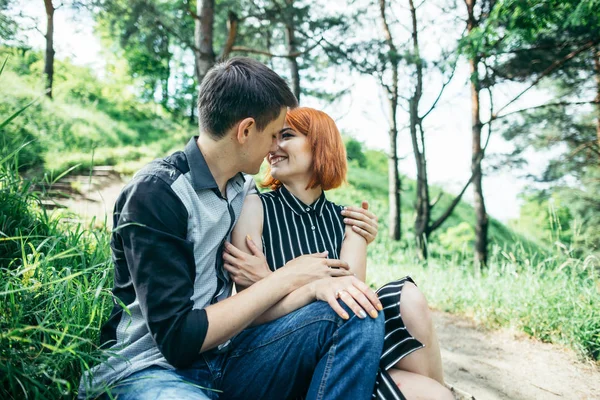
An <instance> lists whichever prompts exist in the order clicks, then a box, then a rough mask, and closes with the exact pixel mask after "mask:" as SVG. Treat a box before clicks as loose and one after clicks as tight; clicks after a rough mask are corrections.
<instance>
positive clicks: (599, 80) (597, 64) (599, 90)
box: [592, 46, 600, 149]
mask: <svg viewBox="0 0 600 400" xmlns="http://www.w3.org/2000/svg"><path fill="white" fill-rule="evenodd" d="M592 51H593V52H594V71H595V72H596V102H597V103H596V138H597V140H598V149H600V46H596V47H595V48H593V49H592Z"/></svg>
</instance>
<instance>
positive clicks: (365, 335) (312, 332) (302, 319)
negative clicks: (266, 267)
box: [112, 302, 384, 400]
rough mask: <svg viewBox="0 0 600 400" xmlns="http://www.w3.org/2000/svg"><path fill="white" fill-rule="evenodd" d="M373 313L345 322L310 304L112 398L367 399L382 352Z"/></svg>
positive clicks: (131, 381)
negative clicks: (220, 349) (217, 351)
mask: <svg viewBox="0 0 600 400" xmlns="http://www.w3.org/2000/svg"><path fill="white" fill-rule="evenodd" d="M344 307H345V306H344ZM345 308H346V310H347V311H348V314H349V315H353V313H352V312H350V310H348V308H347V307H345ZM379 314H380V315H379V317H378V318H377V319H371V318H370V317H367V318H365V319H362V320H361V319H359V318H357V317H356V316H353V317H351V318H350V319H349V320H347V321H344V320H342V319H341V318H339V317H338V316H337V314H335V313H334V312H333V310H331V308H330V307H329V305H328V304H327V303H324V302H315V303H312V304H309V305H307V306H305V307H303V308H301V309H299V310H297V311H295V312H292V313H290V314H288V315H286V316H284V317H281V318H279V319H277V320H275V321H272V322H270V323H267V324H264V325H260V326H256V327H252V328H248V329H246V330H244V331H242V332H241V333H240V334H239V335H237V336H236V337H235V338H234V339H233V341H232V343H231V345H230V347H229V351H228V352H226V353H224V354H215V353H211V352H207V353H204V354H202V355H201V356H200V357H199V360H198V361H197V362H196V363H195V364H194V365H193V366H192V367H191V368H189V369H176V370H166V369H162V368H160V367H151V368H147V369H145V370H143V371H140V372H137V373H134V374H133V375H131V376H129V377H128V378H126V379H125V380H123V381H121V382H119V383H118V384H117V385H116V387H115V388H114V389H112V395H113V396H114V397H117V395H118V399H120V400H134V399H135V400H149V399H181V400H207V399H210V400H213V399H220V400H230V399H231V400H235V399H277V400H279V399H290V398H291V399H293V398H296V397H300V396H305V398H306V399H307V400H312V399H315V400H316V399H353V400H361V399H364V400H367V399H370V398H371V395H372V393H373V387H374V385H375V378H376V375H377V370H378V366H379V358H380V356H381V351H382V347H383V337H384V320H383V313H379Z"/></svg>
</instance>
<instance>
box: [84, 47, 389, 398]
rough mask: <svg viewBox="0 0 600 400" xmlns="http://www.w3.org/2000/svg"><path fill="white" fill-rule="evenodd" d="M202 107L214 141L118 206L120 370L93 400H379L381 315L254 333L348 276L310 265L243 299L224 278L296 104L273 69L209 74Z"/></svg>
mask: <svg viewBox="0 0 600 400" xmlns="http://www.w3.org/2000/svg"><path fill="white" fill-rule="evenodd" d="M198 104H199V119H200V125H201V129H200V135H199V136H198V137H196V138H193V139H192V140H190V142H189V143H188V145H187V146H186V148H185V150H184V151H182V152H176V153H174V154H172V155H171V156H169V157H167V158H165V159H163V160H156V161H153V162H152V163H150V164H149V165H147V166H146V167H144V168H143V169H142V170H141V171H139V172H138V173H137V174H136V176H135V177H134V178H133V179H132V180H131V182H130V183H128V184H127V186H125V188H124V189H123V191H122V193H121V195H120V196H119V198H118V199H117V203H116V205H115V213H114V226H115V231H114V233H113V236H112V240H111V248H112V251H113V261H114V264H115V279H114V289H113V295H114V296H115V297H116V298H117V299H118V301H115V307H114V309H113V312H112V314H111V317H110V319H109V320H108V322H107V323H106V324H105V325H104V327H103V328H102V333H101V341H102V343H103V344H104V346H105V347H109V351H110V352H111V357H110V358H109V359H108V360H107V361H106V362H105V363H103V364H101V365H98V366H96V367H95V368H94V369H92V370H91V371H89V373H87V374H85V375H84V377H83V378H82V383H81V386H80V398H85V397H93V396H97V395H98V394H99V393H101V392H106V393H110V394H111V395H112V396H115V397H116V396H118V398H119V399H150V398H152V399H157V398H160V399H170V398H172V399H212V398H219V397H220V398H227V399H230V398H231V399H234V398H239V399H242V398H245V399H259V398H265V399H283V398H290V397H294V396H298V395H303V394H305V393H306V390H307V388H308V394H306V396H307V398H308V399H324V398H327V399H333V398H344V399H346V398H352V399H367V398H370V397H371V393H372V390H373V386H374V382H375V376H376V372H377V368H378V363H379V357H380V355H381V349H382V345H383V332H384V327H383V319H382V316H381V315H380V316H379V317H378V318H376V319H370V318H368V319H359V318H356V317H352V318H350V319H349V320H348V321H344V320H342V319H341V318H339V317H338V316H337V315H336V314H335V312H333V311H332V310H331V309H330V308H329V306H328V305H327V304H326V303H322V302H315V303H313V304H310V305H308V306H306V307H303V308H301V309H299V310H297V311H294V312H292V313H290V314H288V315H286V316H284V317H282V318H279V319H277V320H275V321H272V322H270V323H268V324H264V325H259V326H256V327H253V328H249V329H246V328H247V327H248V326H249V325H250V324H251V323H252V322H253V321H255V320H256V319H257V318H258V317H260V316H261V315H263V314H264V313H265V312H266V311H268V310H269V309H271V308H272V307H274V306H276V305H277V303H278V302H280V301H281V300H282V299H283V298H284V297H286V296H287V295H289V294H290V293H292V292H294V291H295V290H296V289H298V288H300V287H303V286H304V285H307V284H309V283H311V282H313V281H315V280H318V279H322V278H325V277H331V276H334V277H335V276H344V275H348V274H349V272H348V271H347V268H348V266H347V265H346V264H345V263H344V262H342V261H340V260H332V259H328V258H326V257H327V256H326V254H313V255H307V256H303V257H299V258H297V259H295V260H293V261H290V262H289V263H288V265H286V266H285V267H283V268H281V269H280V270H278V271H277V272H275V273H273V274H271V275H270V276H269V277H268V278H265V279H263V280H261V281H260V282H258V283H256V284H254V285H252V287H250V288H248V289H246V290H244V291H243V292H241V293H238V294H236V295H235V296H231V288H232V282H231V280H230V278H229V276H228V274H227V273H226V272H225V271H224V270H223V268H222V264H223V261H222V252H223V246H224V243H225V241H226V240H227V238H228V237H229V235H230V234H231V230H232V228H233V226H234V224H235V222H236V219H237V218H238V217H239V214H240V211H241V208H242V204H243V200H244V197H245V195H246V194H247V193H248V191H249V190H252V189H253V187H254V185H253V182H252V179H251V178H250V177H246V176H244V175H243V173H246V174H256V173H258V171H259V169H260V165H261V163H262V160H263V159H264V157H265V156H266V154H267V153H268V152H269V151H270V150H272V149H273V146H275V140H274V139H275V137H276V135H277V133H278V132H279V131H280V130H281V128H282V126H283V123H284V119H285V115H286V110H287V108H288V107H294V106H296V99H295V97H294V95H293V94H292V93H291V92H290V90H289V88H288V86H287V84H286V83H285V81H284V80H283V79H282V78H281V77H279V76H278V75H277V74H276V73H274V72H273V71H271V70H270V69H269V68H267V67H266V66H264V65H263V64H260V63H258V62H256V61H253V60H251V59H247V58H234V59H231V60H229V61H227V62H225V63H222V64H219V65H217V66H215V67H214V68H213V69H212V70H211V71H210V72H209V73H208V74H207V76H206V77H205V79H204V81H203V83H202V86H201V89H200V96H199V103H198ZM316 295H317V294H315V298H316ZM122 305H125V306H126V307H127V308H124V307H123V306H122ZM380 314H381V313H380ZM261 322H264V321H261ZM373 338H381V340H377V339H373ZM221 392H222V393H221ZM220 393H221V394H220Z"/></svg>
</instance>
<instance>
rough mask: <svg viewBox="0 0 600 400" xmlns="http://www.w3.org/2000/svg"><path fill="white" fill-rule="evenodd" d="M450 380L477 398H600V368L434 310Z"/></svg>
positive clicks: (551, 347) (565, 352)
mask: <svg viewBox="0 0 600 400" xmlns="http://www.w3.org/2000/svg"><path fill="white" fill-rule="evenodd" d="M434 318H435V324H436V328H437V332H438V337H439V340H440V345H441V349H442V360H443V363H444V373H445V379H446V381H447V382H448V383H449V384H451V385H453V386H455V387H457V388H458V389H461V390H463V391H465V392H468V393H470V394H471V395H473V396H474V397H475V398H476V399H478V400H480V399H491V400H494V399H514V400H525V399H528V400H529V399H548V400H553V399H578V400H584V399H585V400H591V399H596V400H597V399H600V368H599V367H598V366H597V365H593V364H591V363H583V362H580V361H578V359H577V356H576V355H575V354H574V352H572V351H570V350H566V349H562V348H560V347H559V346H556V345H552V344H548V343H541V342H539V341H536V340H532V339H530V338H529V337H527V336H526V335H525V334H524V333H519V332H513V331H509V330H494V331H486V330H484V329H482V328H479V327H477V326H476V324H475V323H474V322H473V321H471V320H469V319H467V318H463V317H459V316H456V315H452V314H448V313H442V312H435V314H434Z"/></svg>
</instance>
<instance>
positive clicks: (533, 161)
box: [19, 0, 545, 222]
mask: <svg viewBox="0 0 600 400" xmlns="http://www.w3.org/2000/svg"><path fill="white" fill-rule="evenodd" d="M334 3H335V2H333V3H329V4H334ZM338 3H339V2H338ZM40 4H41V2H40V1H37V0H36V1H35V2H34V0H21V2H20V5H19V10H20V11H22V13H23V14H24V15H27V16H29V17H33V18H34V19H35V20H37V21H38V28H39V29H40V30H42V31H44V30H45V14H44V9H43V7H40ZM392 11H393V15H394V16H396V15H403V13H404V12H405V10H403V9H401V8H399V9H396V10H392ZM425 11H427V10H425ZM436 12H438V14H435V13H436ZM433 14H434V15H437V16H436V18H439V20H440V21H441V19H442V16H440V15H439V11H435V10H433ZM368 17H369V18H370V16H368ZM400 20H401V19H399V21H400ZM55 21H56V22H55V46H56V57H57V58H59V59H62V58H67V57H68V58H70V59H71V60H72V61H73V62H74V63H76V64H79V65H87V66H90V67H91V68H93V69H94V70H96V71H98V73H99V74H102V72H103V68H104V64H103V62H102V51H103V48H102V45H101V43H100V40H99V38H98V37H97V36H96V35H95V33H94V27H93V20H92V19H91V17H90V16H89V15H87V14H85V13H84V12H78V13H77V14H74V13H73V12H72V11H70V10H68V9H66V8H62V9H58V10H57V11H56V13H55ZM433 22H434V23H430V24H428V25H427V23H425V24H426V25H427V29H424V30H423V31H422V35H421V43H422V49H423V50H422V51H423V52H424V57H428V56H432V57H434V56H436V55H437V53H436V52H437V51H439V48H440V47H441V44H442V43H443V42H444V39H446V40H447V39H449V38H450V37H451V36H452V35H451V34H450V33H447V32H444V29H448V28H447V26H448V25H447V24H444V23H442V22H439V23H437V22H436V21H433ZM446 22H448V21H446ZM29 24H32V22H29ZM400 24H401V22H400V23H398V24H397V25H398V27H397V28H395V29H398V31H399V32H400V34H399V35H398V36H400V37H401V36H402V34H403V33H402V32H401V31H402V28H401V27H399V25H400ZM367 25H368V24H367ZM361 29H363V31H361V32H360V33H357V32H354V34H355V35H363V34H364V30H365V29H366V30H367V31H368V32H367V34H370V33H369V32H372V31H373V30H374V29H375V27H374V25H372V26H371V27H370V28H369V27H368V26H367V27H366V28H365V27H363V28H361ZM369 29H370V31H369ZM27 40H28V43H29V44H30V45H31V46H33V47H35V48H40V49H43V46H44V43H45V42H44V39H43V36H42V35H41V34H40V33H39V32H37V31H31V32H30V33H29V34H28V39H27ZM428 52H429V53H428ZM340 75H341V74H340V73H339V71H337V72H336V71H331V72H330V73H329V75H328V77H327V79H326V80H325V81H324V82H322V83H321V84H322V85H324V87H326V88H327V87H329V88H340V87H342V88H346V87H351V90H350V92H349V94H348V95H346V96H344V97H343V98H341V99H339V100H337V101H336V102H334V103H332V104H328V103H325V102H323V101H320V100H318V99H314V98H303V99H302V105H304V106H311V107H315V108H320V109H322V110H324V111H326V112H327V113H329V114H330V115H331V116H332V117H333V118H334V120H335V121H336V123H337V124H338V126H339V128H340V130H341V131H342V132H344V133H346V134H349V135H351V136H353V137H355V138H356V139H358V140H359V141H361V142H363V143H364V144H365V146H366V147H369V148H373V149H381V150H385V151H387V149H388V148H389V146H388V144H389V139H388V129H389V125H388V113H387V111H386V110H387V104H386V100H385V95H384V92H383V89H382V88H381V87H380V85H379V84H378V83H377V81H376V79H375V78H374V77H371V76H365V75H359V74H358V73H350V74H343V75H341V76H340ZM468 77H469V70H468V65H467V64H466V63H464V62H462V63H459V64H458V66H457V69H456V72H455V75H454V78H453V80H452V81H451V84H450V85H448V87H447V88H446V91H445V93H444V96H443V97H442V99H441V100H440V102H439V103H438V106H437V107H436V109H435V110H434V112H432V113H431V114H430V116H429V117H428V118H427V119H426V120H425V124H424V128H425V131H426V147H427V165H428V173H429V179H430V183H431V184H435V185H439V186H441V187H443V188H444V189H445V190H446V191H448V192H450V193H458V192H459V191H460V190H461V189H462V187H463V185H464V184H465V183H466V181H467V180H468V179H469V177H470V173H471V172H470V160H471V145H472V143H471V103H470V89H469V85H468ZM403 78H407V77H403V76H401V80H402V79H403ZM441 83H442V81H441V79H440V78H439V77H437V78H436V77H433V78H432V79H431V80H427V81H426V82H425V93H424V96H423V101H422V108H421V111H423V110H427V109H428V108H429V105H430V104H431V102H432V101H433V99H434V98H435V96H436V95H437V91H438V90H439V87H440V86H441ZM521 90H522V87H521V86H518V85H512V86H506V87H503V88H501V91H499V92H497V93H495V95H494V101H495V103H496V104H497V105H498V106H501V105H503V104H505V103H506V102H507V101H508V100H509V99H511V98H513V97H514V96H515V95H516V94H517V93H519V92H520V91H521ZM543 100H545V95H544V93H541V92H539V91H531V92H529V93H528V94H527V95H525V96H523V98H522V99H520V100H519V101H518V102H516V103H515V104H514V105H512V106H511V107H509V108H507V110H506V111H507V112H508V111H511V110H516V109H520V108H524V107H531V106H533V105H536V104H541V102H542V101H543ZM486 104H487V102H486V100H485V99H483V100H482V109H483V110H486V109H487V105H486ZM483 113H484V114H485V111H484V112H483ZM485 119H486V117H485V116H484V118H483V120H484V121H485ZM407 121H408V113H406V112H405V111H403V110H402V109H400V110H399V124H398V125H399V126H401V127H402V126H404V125H405V124H406V122H407ZM398 149H399V150H398V155H399V157H400V158H401V161H400V172H401V173H402V174H404V175H406V176H408V177H410V178H414V177H415V176H416V167H415V163H414V157H412V145H411V141H410V135H409V132H408V130H407V129H404V130H402V131H401V132H399V135H398ZM488 149H489V150H488V154H490V153H492V154H493V153H502V152H507V151H510V149H511V144H510V143H507V142H505V141H504V140H503V139H502V138H501V137H500V136H499V133H497V132H496V133H495V134H492V136H491V139H490V144H489V148H488ZM528 161H529V166H528V167H526V168H527V169H524V170H518V171H515V170H500V171H493V172H492V171H488V173H487V174H486V176H485V177H484V181H483V190H484V195H485V202H486V208H487V211H488V213H489V214H490V215H491V216H492V217H494V218H497V219H499V220H501V221H503V222H506V221H507V220H509V219H513V218H517V217H518V215H519V207H520V200H519V197H518V196H519V194H521V193H523V192H524V191H525V188H526V186H527V184H528V183H529V182H528V181H527V180H525V179H524V178H521V177H523V176H525V175H526V174H529V173H538V172H540V171H541V169H542V167H543V165H544V164H545V157H544V156H543V155H541V154H536V153H530V154H529V155H528ZM485 167H486V163H485V160H484V170H488V169H486V168H485ZM463 198H464V199H465V200H466V201H468V202H471V201H472V190H471V188H469V189H468V190H467V192H466V193H465V196H464V197H463ZM367 200H368V199H367Z"/></svg>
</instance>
